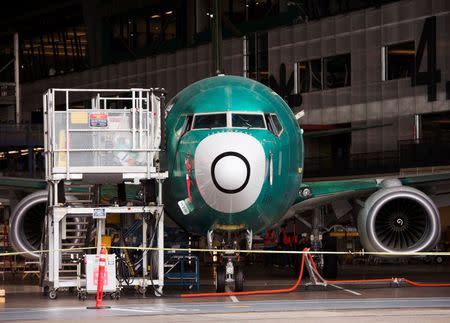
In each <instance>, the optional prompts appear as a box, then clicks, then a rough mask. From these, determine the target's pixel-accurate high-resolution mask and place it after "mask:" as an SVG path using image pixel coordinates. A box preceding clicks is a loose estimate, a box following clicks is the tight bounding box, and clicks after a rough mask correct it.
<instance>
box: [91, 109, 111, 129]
mask: <svg viewBox="0 0 450 323" xmlns="http://www.w3.org/2000/svg"><path fill="white" fill-rule="evenodd" d="M89 126H90V127H92V128H106V127H108V115H107V114H106V113H90V114H89Z"/></svg>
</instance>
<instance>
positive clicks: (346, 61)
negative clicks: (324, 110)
mask: <svg viewBox="0 0 450 323" xmlns="http://www.w3.org/2000/svg"><path fill="white" fill-rule="evenodd" d="M323 71H324V79H323V81H324V82H323V83H324V89H335V88H338V87H344V86H350V85H351V58H350V54H344V55H337V56H331V57H326V58H324V59H323Z"/></svg>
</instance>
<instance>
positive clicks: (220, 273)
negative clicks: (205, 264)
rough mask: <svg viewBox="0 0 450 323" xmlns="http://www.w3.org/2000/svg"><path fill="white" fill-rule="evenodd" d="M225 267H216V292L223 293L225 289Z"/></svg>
mask: <svg viewBox="0 0 450 323" xmlns="http://www.w3.org/2000/svg"><path fill="white" fill-rule="evenodd" d="M225 279H226V274H225V267H223V266H217V268H216V293H223V292H224V291H225Z"/></svg>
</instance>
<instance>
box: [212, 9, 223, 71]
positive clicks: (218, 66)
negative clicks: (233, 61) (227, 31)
mask: <svg viewBox="0 0 450 323" xmlns="http://www.w3.org/2000/svg"><path fill="white" fill-rule="evenodd" d="M212 2H213V13H212V17H211V18H212V28H211V29H212V33H211V34H212V35H211V36H212V47H213V59H214V73H215V74H216V75H220V74H223V70H222V61H223V57H222V10H221V3H220V0H213V1H212Z"/></svg>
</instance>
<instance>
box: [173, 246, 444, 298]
mask: <svg viewBox="0 0 450 323" xmlns="http://www.w3.org/2000/svg"><path fill="white" fill-rule="evenodd" d="M303 251H308V249H307V248H305V249H303ZM305 255H306V256H307V257H308V259H309V260H310V261H311V265H312V266H313V268H314V271H316V273H317V272H318V271H317V265H316V262H315V261H314V258H313V257H312V256H311V254H309V253H306V254H302V262H301V264H300V272H299V275H298V278H297V281H296V282H295V284H294V285H293V286H291V287H289V288H282V289H262V290H253V291H248V292H223V293H215V292H212V293H196V294H181V295H180V297H183V298H188V297H214V296H244V295H264V294H282V293H291V292H293V291H295V290H296V289H297V287H298V286H299V285H300V282H301V281H302V277H303V269H304V265H305ZM386 281H390V282H393V281H395V282H399V281H404V282H405V283H407V284H409V285H411V286H415V287H450V283H418V282H415V281H412V280H410V279H407V278H373V279H348V280H325V282H326V283H367V282H371V283H373V282H386Z"/></svg>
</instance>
